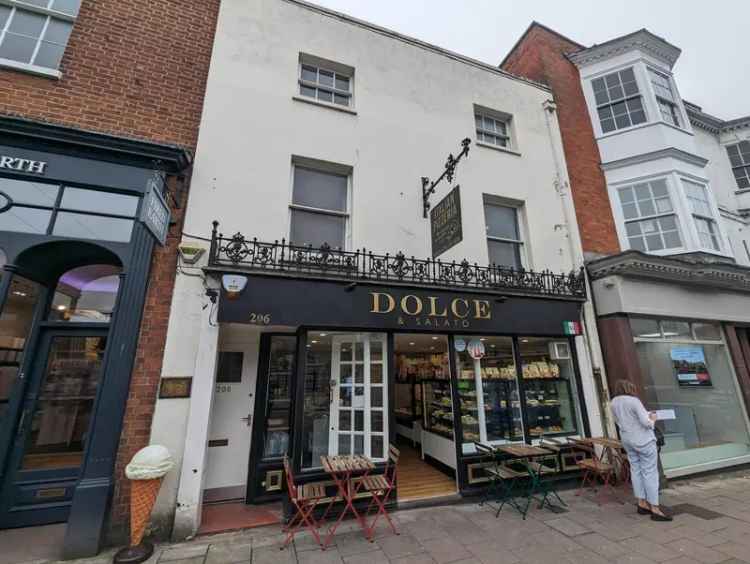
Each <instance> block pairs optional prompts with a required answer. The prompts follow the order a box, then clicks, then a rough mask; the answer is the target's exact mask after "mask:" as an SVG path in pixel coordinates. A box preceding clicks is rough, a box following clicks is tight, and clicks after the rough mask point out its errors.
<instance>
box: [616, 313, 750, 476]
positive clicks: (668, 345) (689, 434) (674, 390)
mask: <svg viewBox="0 0 750 564" xmlns="http://www.w3.org/2000/svg"><path fill="white" fill-rule="evenodd" d="M633 321H637V320H636V319H632V320H631V326H632V324H633ZM659 323H660V325H661V328H662V329H661V332H662V333H663V335H664V337H663V338H662V339H652V338H647V339H646V338H639V337H637V336H636V337H635V347H636V351H637V353H638V359H639V363H640V369H641V374H642V377H643V381H642V386H641V388H642V392H643V400H644V403H645V405H646V408H647V409H649V410H657V409H663V410H673V411H674V415H675V418H674V419H666V420H663V421H660V422H659V423H658V425H659V426H660V427H661V429H662V431H663V432H664V437H665V441H666V444H665V446H664V447H663V448H662V451H661V460H662V463H663V465H664V468H665V470H666V471H667V472H669V471H679V470H680V469H683V468H689V467H692V466H699V465H702V464H712V463H716V462H719V461H721V460H725V459H735V460H737V459H739V458H741V457H750V433H749V432H748V426H747V420H746V418H745V407H744V405H743V404H742V400H741V394H740V393H739V389H738V385H737V382H736V378H735V376H734V373H733V371H732V368H731V362H730V359H729V354H728V351H727V349H726V347H725V346H724V344H723V342H722V341H721V331H720V327H719V325H718V324H713V323H706V322H702V321H695V322H689V321H686V320H680V321H674V320H661V321H660V322H659ZM678 323H679V324H681V329H680V330H679V331H677V330H672V329H674V327H675V324H678ZM686 326H687V327H690V329H689V330H687V331H686V330H685V329H686ZM693 337H694V338H695V339H697V341H696V340H695V339H694V338H693ZM711 341H714V342H711Z"/></svg>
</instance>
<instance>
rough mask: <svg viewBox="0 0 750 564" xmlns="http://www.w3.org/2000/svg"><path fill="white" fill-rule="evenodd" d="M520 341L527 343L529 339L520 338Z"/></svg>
mask: <svg viewBox="0 0 750 564" xmlns="http://www.w3.org/2000/svg"><path fill="white" fill-rule="evenodd" d="M521 342H522V343H528V342H529V340H528V339H521Z"/></svg>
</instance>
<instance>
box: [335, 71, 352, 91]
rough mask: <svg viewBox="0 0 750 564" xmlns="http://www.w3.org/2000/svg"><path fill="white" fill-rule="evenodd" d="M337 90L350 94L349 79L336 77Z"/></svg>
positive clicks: (340, 76)
mask: <svg viewBox="0 0 750 564" xmlns="http://www.w3.org/2000/svg"><path fill="white" fill-rule="evenodd" d="M336 88H337V89H338V90H346V91H347V92H349V77H347V76H342V75H340V74H337V75H336Z"/></svg>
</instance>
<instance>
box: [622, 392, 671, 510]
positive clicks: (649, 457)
mask: <svg viewBox="0 0 750 564" xmlns="http://www.w3.org/2000/svg"><path fill="white" fill-rule="evenodd" d="M612 414H613V415H614V416H615V423H617V426H618V427H619V429H620V439H621V440H622V446H623V447H624V448H625V452H626V453H627V454H628V460H629V461H630V474H631V479H632V481H633V493H634V494H635V497H636V499H637V500H638V513H639V514H641V515H651V519H652V520H654V521H671V520H672V517H671V516H669V515H666V514H665V513H664V512H663V511H662V510H661V508H660V507H659V453H658V451H657V449H656V435H654V422H655V421H656V414H654V413H649V412H648V411H646V408H645V407H643V403H641V400H640V399H638V390H637V389H636V387H635V384H633V383H632V382H630V381H628V380H618V381H617V383H616V384H615V398H614V399H613V400H612Z"/></svg>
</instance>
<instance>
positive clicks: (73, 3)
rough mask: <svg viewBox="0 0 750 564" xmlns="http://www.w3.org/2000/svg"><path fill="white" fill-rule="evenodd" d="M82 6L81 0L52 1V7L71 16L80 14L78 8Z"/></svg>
mask: <svg viewBox="0 0 750 564" xmlns="http://www.w3.org/2000/svg"><path fill="white" fill-rule="evenodd" d="M80 6H81V0H54V2H52V9H53V10H57V11H58V12H63V13H65V14H70V15H71V16H77V15H78V9H79V8H80Z"/></svg>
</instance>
